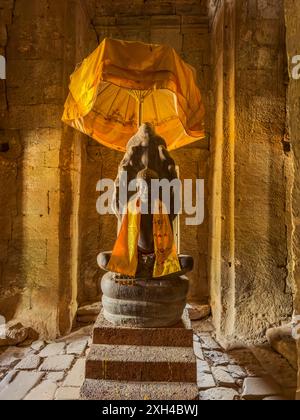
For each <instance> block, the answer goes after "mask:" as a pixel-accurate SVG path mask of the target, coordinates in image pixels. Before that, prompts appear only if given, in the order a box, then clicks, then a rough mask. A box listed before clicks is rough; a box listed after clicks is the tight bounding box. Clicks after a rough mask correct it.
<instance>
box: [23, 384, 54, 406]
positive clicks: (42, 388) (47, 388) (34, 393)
mask: <svg viewBox="0 0 300 420" xmlns="http://www.w3.org/2000/svg"><path fill="white" fill-rule="evenodd" d="M56 390H57V384H56V383H54V382H51V381H49V380H46V381H43V382H42V383H41V384H39V385H38V386H37V387H35V388H33V389H32V390H31V391H30V392H29V394H28V395H27V396H26V397H25V398H24V399H25V400H26V401H52V400H54V396H55V393H56Z"/></svg>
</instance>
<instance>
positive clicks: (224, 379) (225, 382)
mask: <svg viewBox="0 0 300 420" xmlns="http://www.w3.org/2000/svg"><path fill="white" fill-rule="evenodd" d="M212 374H213V377H214V378H215V381H216V383H217V385H218V386H219V387H235V380H234V379H233V377H232V376H231V375H230V374H229V373H228V372H227V370H226V369H225V368H221V367H216V368H212Z"/></svg>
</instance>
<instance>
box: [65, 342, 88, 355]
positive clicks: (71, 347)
mask: <svg viewBox="0 0 300 420" xmlns="http://www.w3.org/2000/svg"><path fill="white" fill-rule="evenodd" d="M87 343H88V340H78V341H74V342H73V343H70V344H68V347H67V354H75V355H77V356H81V355H82V354H83V353H84V352H85V350H86V348H87Z"/></svg>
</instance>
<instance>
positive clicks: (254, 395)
mask: <svg viewBox="0 0 300 420" xmlns="http://www.w3.org/2000/svg"><path fill="white" fill-rule="evenodd" d="M280 394H281V389H280V387H279V386H278V385H277V384H276V383H275V382H274V381H273V379H271V378H269V377H265V378H246V379H245V381H244V386H243V398H244V399H245V400H262V399H264V398H266V397H271V396H275V395H280Z"/></svg>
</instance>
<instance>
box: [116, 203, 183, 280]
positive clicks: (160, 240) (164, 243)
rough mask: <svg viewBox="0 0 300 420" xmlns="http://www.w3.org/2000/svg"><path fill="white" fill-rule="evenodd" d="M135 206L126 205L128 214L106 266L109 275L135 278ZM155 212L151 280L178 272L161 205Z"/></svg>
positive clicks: (137, 227)
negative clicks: (153, 260)
mask: <svg viewBox="0 0 300 420" xmlns="http://www.w3.org/2000/svg"><path fill="white" fill-rule="evenodd" d="M137 204H138V200H137V199H135V200H132V201H131V202H129V204H128V211H127V213H126V214H125V215H124V218H123V222H122V227H121V230H120V234H119V237H118V239H117V241H116V244H115V247H114V250H113V253H112V257H111V259H110V262H109V264H108V269H109V270H110V271H112V272H114V273H119V274H123V275H126V276H130V277H135V275H136V272H137V267H138V241H139V236H140V225H141V213H140V209H139V206H138V205H137ZM159 209H160V211H159V214H154V216H153V235H154V248H155V257H156V259H155V266H154V272H153V277H154V278H157V277H163V276H167V275H169V274H173V273H178V272H179V271H180V270H181V268H180V263H179V259H178V255H177V250H176V245H175V243H174V235H173V231H172V228H171V223H170V219H169V216H168V215H167V214H164V213H163V212H162V203H160V205H159Z"/></svg>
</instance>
